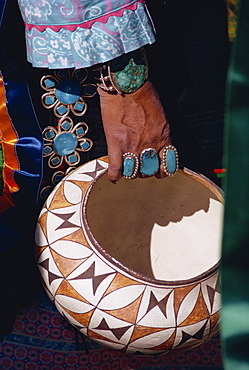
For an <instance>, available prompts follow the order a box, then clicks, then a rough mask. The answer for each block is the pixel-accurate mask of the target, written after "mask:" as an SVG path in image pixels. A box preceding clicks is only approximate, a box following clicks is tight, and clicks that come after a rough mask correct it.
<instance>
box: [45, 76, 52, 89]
mask: <svg viewBox="0 0 249 370" xmlns="http://www.w3.org/2000/svg"><path fill="white" fill-rule="evenodd" d="M44 85H45V86H46V87H47V88H48V89H52V88H53V87H55V82H54V80H53V79H52V78H49V77H48V78H46V79H45V81H44Z"/></svg>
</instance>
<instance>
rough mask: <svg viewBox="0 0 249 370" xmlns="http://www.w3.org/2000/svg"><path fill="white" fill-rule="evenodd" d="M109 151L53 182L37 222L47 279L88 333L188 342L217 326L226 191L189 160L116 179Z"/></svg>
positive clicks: (141, 343) (131, 345)
mask: <svg viewBox="0 0 249 370" xmlns="http://www.w3.org/2000/svg"><path fill="white" fill-rule="evenodd" d="M107 167H108V163H107V158H106V157H104V158H100V159H97V160H94V161H91V162H89V163H87V164H85V165H83V166H81V167H79V168H78V169H76V170H75V171H73V172H72V173H70V174H69V175H68V176H67V177H66V178H65V179H63V181H62V182H61V183H60V184H59V185H58V186H57V187H56V188H55V189H54V191H53V192H52V193H51V195H50V196H49V197H48V199H47V201H46V202H45V204H44V207H43V209H42V211H41V214H40V217H39V222H38V225H37V232H36V243H37V248H36V251H37V261H38V265H39V269H40V273H41V276H42V280H43V284H44V287H45V289H46V291H47V293H48V295H49V296H50V298H51V300H53V302H54V303H55V305H56V307H57V309H58V310H59V312H60V313H61V314H62V315H63V316H64V317H65V318H66V319H67V320H68V321H69V322H70V323H71V324H72V325H74V326H75V327H76V328H77V329H78V330H80V331H81V332H82V333H83V334H85V335H87V336H88V337H89V338H91V339H93V340H95V341H97V342H99V343H101V344H102V345H104V346H107V347H110V348H112V349H118V350H121V351H123V352H126V353H131V354H141V353H143V354H160V353H167V352H169V351H183V350H186V349H189V348H192V347H195V346H198V345H199V344H201V343H203V342H204V341H207V340H208V339H210V338H212V337H213V336H214V335H216V334H217V333H218V330H219V327H218V322H219V309H220V293H219V269H218V263H219V259H220V245H221V230H222V213H223V197H222V193H221V191H220V189H219V188H217V186H216V185H214V184H213V183H212V182H210V181H209V180H207V179H206V178H205V177H203V176H201V175H199V174H196V173H194V172H192V171H189V170H188V169H184V170H183V171H182V170H179V172H178V173H177V175H176V176H175V177H174V178H165V179H163V180H157V179H155V178H154V177H152V178H148V179H144V180H141V179H135V180H125V179H122V180H121V181H120V182H119V184H118V185H113V184H111V183H110V182H109V181H108V179H107V176H106V170H107Z"/></svg>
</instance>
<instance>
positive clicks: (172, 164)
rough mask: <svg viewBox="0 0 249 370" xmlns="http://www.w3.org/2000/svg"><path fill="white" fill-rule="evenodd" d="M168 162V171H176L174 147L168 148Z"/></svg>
mask: <svg viewBox="0 0 249 370" xmlns="http://www.w3.org/2000/svg"><path fill="white" fill-rule="evenodd" d="M166 163H167V168H168V171H169V172H170V173H174V172H175V171H176V154H175V151H174V150H173V149H170V150H168V152H167V154H166Z"/></svg>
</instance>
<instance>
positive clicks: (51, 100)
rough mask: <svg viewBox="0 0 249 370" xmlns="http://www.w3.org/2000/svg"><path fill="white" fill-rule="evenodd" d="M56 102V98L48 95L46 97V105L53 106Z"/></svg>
mask: <svg viewBox="0 0 249 370" xmlns="http://www.w3.org/2000/svg"><path fill="white" fill-rule="evenodd" d="M54 102H55V96H52V95H47V96H46V97H45V104H46V105H52V104H54Z"/></svg>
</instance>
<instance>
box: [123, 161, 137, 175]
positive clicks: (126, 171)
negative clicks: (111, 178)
mask: <svg viewBox="0 0 249 370" xmlns="http://www.w3.org/2000/svg"><path fill="white" fill-rule="evenodd" d="M134 169H135V160H134V159H133V158H131V157H126V158H125V159H124V161H123V176H127V177H130V176H131V175H132V174H133V172H134Z"/></svg>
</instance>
